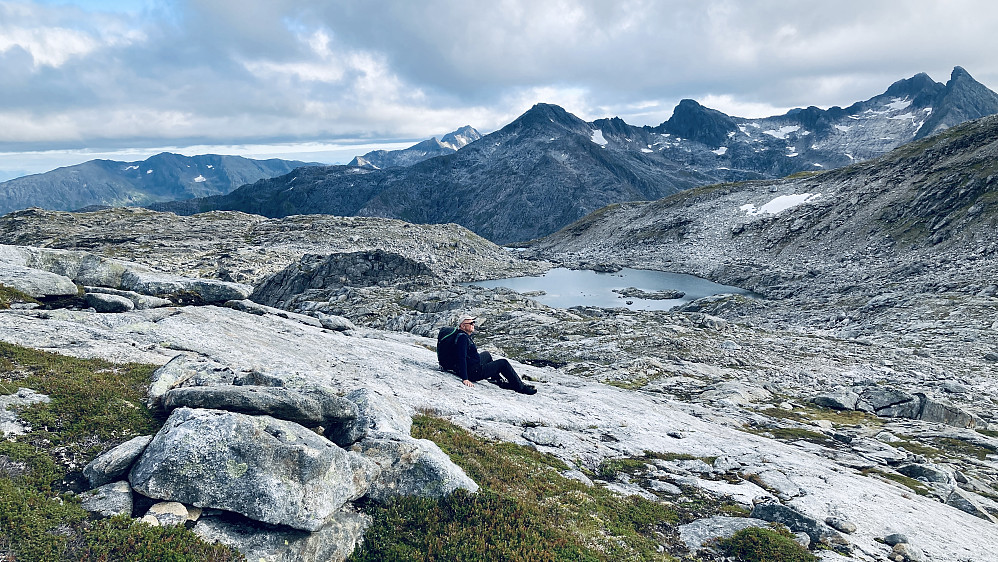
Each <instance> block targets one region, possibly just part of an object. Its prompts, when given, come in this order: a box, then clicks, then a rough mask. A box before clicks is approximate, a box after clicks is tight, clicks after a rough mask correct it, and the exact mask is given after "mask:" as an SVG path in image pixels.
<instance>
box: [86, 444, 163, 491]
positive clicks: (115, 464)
mask: <svg viewBox="0 0 998 562" xmlns="http://www.w3.org/2000/svg"><path fill="white" fill-rule="evenodd" d="M150 441H152V436H151V435H142V436H139V437H134V438H132V439H129V440H128V441H125V442H124V443H122V444H121V445H118V446H117V447H115V448H113V449H111V450H110V451H107V452H105V453H103V454H101V455H100V456H98V457H97V458H95V459H94V460H92V461H90V462H89V463H88V464H87V466H85V467H83V476H84V477H85V478H86V479H87V480H89V481H90V485H91V486H94V487H99V486H103V485H105V484H108V483H111V482H114V481H115V480H119V479H121V478H124V477H125V476H126V475H127V474H128V470H129V469H130V468H132V465H133V464H134V463H135V459H137V458H139V455H141V454H142V451H145V449H146V446H148V445H149V442H150Z"/></svg>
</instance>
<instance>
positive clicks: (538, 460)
mask: <svg viewBox="0 0 998 562" xmlns="http://www.w3.org/2000/svg"><path fill="white" fill-rule="evenodd" d="M413 435H414V436H415V437H419V438H424V439H430V440H432V441H434V442H436V443H437V444H438V445H439V446H440V448H441V449H443V450H444V452H446V453H447V454H448V455H450V457H451V459H453V460H454V462H455V463H457V464H458V465H459V466H461V467H462V468H463V469H464V470H465V471H466V472H467V473H468V475H469V476H471V478H473V479H474V480H475V481H476V482H477V483H478V484H479V486H481V489H480V490H479V492H478V493H477V494H473V495H470V494H465V493H457V494H454V495H452V496H450V497H447V498H443V499H439V500H428V499H419V498H400V499H397V500H395V501H393V502H392V503H390V504H389V505H386V506H378V505H371V506H369V507H368V513H369V514H371V515H372V516H373V517H374V524H373V525H372V526H371V528H370V529H368V531H367V533H366V535H365V542H364V545H363V546H362V547H361V548H359V549H358V550H357V551H356V552H355V553H354V554H353V556H351V558H350V560H352V561H355V562H360V561H373V560H483V561H486V560H530V561H533V560H565V561H569V560H571V561H576V560H582V561H594V562H595V561H604V560H606V561H609V560H613V561H616V560H671V559H672V558H671V557H669V556H668V555H667V554H665V553H659V552H657V550H656V548H657V546H658V545H659V544H661V543H662V542H663V541H665V538H664V536H663V535H664V532H665V531H668V530H670V529H671V525H672V524H675V523H677V522H679V520H680V517H679V515H678V514H677V510H675V509H673V508H670V507H669V506H666V505H664V504H662V503H658V502H654V501H650V500H646V499H643V498H640V497H637V496H631V497H626V498H622V497H620V496H618V495H615V494H613V493H612V492H610V491H608V490H606V489H604V488H602V487H599V486H595V487H587V486H586V485H585V484H583V483H581V482H578V481H575V480H571V479H568V478H565V477H563V476H561V475H560V474H559V471H560V470H564V469H566V468H567V467H566V466H565V465H564V463H562V462H561V461H560V460H558V459H557V458H555V457H552V456H550V455H546V454H542V453H539V452H537V451H535V450H533V449H530V448H527V447H522V446H519V445H515V444H512V443H504V442H492V441H487V440H483V439H480V438H478V437H476V436H474V435H472V434H471V433H469V432H467V431H464V430H463V429H460V428H458V427H456V426H454V425H453V424H451V423H449V422H447V421H444V420H441V419H439V418H435V417H431V416H427V415H421V416H417V417H416V418H415V419H414V425H413ZM628 466H630V465H628ZM642 466H643V463H642Z"/></svg>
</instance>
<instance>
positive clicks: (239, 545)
mask: <svg viewBox="0 0 998 562" xmlns="http://www.w3.org/2000/svg"><path fill="white" fill-rule="evenodd" d="M370 524H371V518H370V517H369V516H367V515H365V514H363V513H359V512H357V511H356V510H355V509H352V508H346V507H344V508H342V509H340V510H339V511H338V512H336V513H335V514H334V515H333V516H332V517H330V521H329V523H327V524H326V525H324V526H323V527H321V528H320V529H318V530H317V531H315V532H306V531H299V530H296V529H290V528H276V529H261V528H260V527H259V526H257V525H255V524H254V523H253V522H252V521H248V520H245V519H239V518H236V517H232V516H229V515H220V516H215V517H204V518H201V519H200V520H199V521H198V522H197V524H196V525H195V526H194V532H195V533H197V534H198V536H200V537H201V538H202V539H204V540H205V541H207V542H215V541H218V542H221V543H223V544H228V545H231V546H233V547H234V548H235V549H236V550H238V551H239V552H241V553H242V554H243V556H245V557H246V559H247V560H266V561H268V562H299V561H301V560H326V561H329V562H341V561H342V560H345V559H346V558H347V557H348V556H349V555H350V554H351V553H352V552H353V550H354V548H355V547H356V545H358V544H359V543H360V542H361V540H362V539H363V533H364V530H365V529H367V527H368V526H369V525H370Z"/></svg>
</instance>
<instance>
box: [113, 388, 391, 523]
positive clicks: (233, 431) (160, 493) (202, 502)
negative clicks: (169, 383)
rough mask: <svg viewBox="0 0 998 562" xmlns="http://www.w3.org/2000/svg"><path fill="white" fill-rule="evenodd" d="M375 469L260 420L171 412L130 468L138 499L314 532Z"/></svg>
mask: <svg viewBox="0 0 998 562" xmlns="http://www.w3.org/2000/svg"><path fill="white" fill-rule="evenodd" d="M377 472H378V471H377V467H376V466H374V465H373V463H370V462H369V461H366V460H365V459H363V458H362V457H361V456H360V455H357V454H356V453H350V452H347V451H344V450H342V449H340V448H338V447H336V446H335V445H333V444H332V443H330V442H329V441H327V440H326V439H324V438H322V437H321V436H319V435H316V434H315V433H314V432H311V431H309V430H307V429H305V428H304V427H302V426H300V425H298V424H294V423H291V422H286V421H282V420H277V419H274V418H271V417H268V416H247V415H244V414H237V413H231V412H223V411H219V410H195V409H189V408H178V409H177V410H174V412H173V413H172V414H171V415H170V418H169V419H168V420H167V422H166V424H165V425H164V427H163V429H162V430H160V432H159V433H157V434H156V437H155V438H154V439H153V440H152V442H151V443H150V444H149V446H148V447H147V448H146V450H145V452H143V454H142V456H141V457H140V458H139V460H138V462H136V464H135V466H133V467H132V470H131V472H130V473H129V477H128V479H129V481H130V482H131V484H132V487H133V488H134V489H135V490H136V491H138V492H139V493H141V494H143V495H145V496H148V497H151V498H160V499H164V500H170V501H178V502H182V503H185V504H192V505H195V506H198V507H213V508H217V509H224V510H227V511H234V512H236V513H241V514H243V515H245V516H247V517H249V518H251V519H254V520H257V521H262V522H265V523H272V524H281V525H286V526H289V527H292V528H295V529H301V530H306V531H316V530H318V529H320V528H321V527H322V526H323V525H325V524H326V523H327V519H328V518H329V517H330V516H331V515H332V514H333V513H334V512H335V511H336V510H338V509H339V508H340V507H341V506H343V504H344V503H346V502H347V501H350V500H354V499H357V498H359V497H361V496H362V495H364V493H366V492H367V488H368V486H369V485H370V483H371V481H372V480H373V478H374V477H375V476H376V475H377Z"/></svg>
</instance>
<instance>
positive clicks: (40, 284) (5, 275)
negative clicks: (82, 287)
mask: <svg viewBox="0 0 998 562" xmlns="http://www.w3.org/2000/svg"><path fill="white" fill-rule="evenodd" d="M0 285H3V286H5V287H10V288H12V289H17V290H18V291H21V292H22V293H24V294H26V295H28V296H29V297H33V298H36V299H44V298H47V297H67V296H75V295H77V294H79V287H77V286H76V284H75V283H73V280H72V279H70V278H69V277H66V276H65V275H59V274H57V273H50V272H48V271H42V270H40V269H33V268H30V267H24V266H20V265H13V264H8V263H2V262H0Z"/></svg>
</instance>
